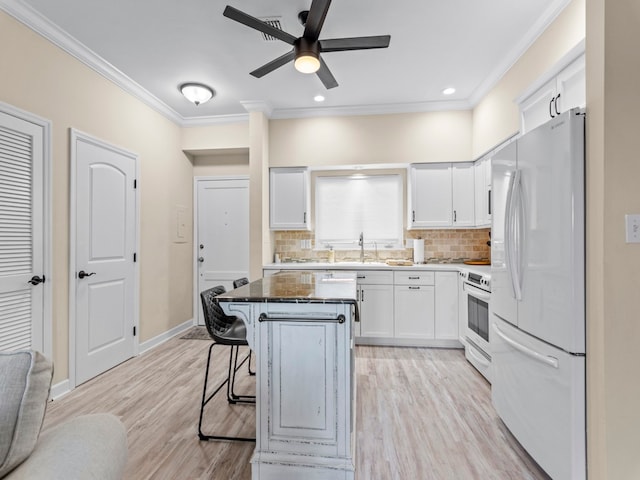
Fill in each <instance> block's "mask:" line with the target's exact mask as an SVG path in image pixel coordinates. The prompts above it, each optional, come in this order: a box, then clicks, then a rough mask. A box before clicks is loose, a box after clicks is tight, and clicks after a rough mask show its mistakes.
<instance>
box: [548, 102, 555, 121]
mask: <svg viewBox="0 0 640 480" xmlns="http://www.w3.org/2000/svg"><path fill="white" fill-rule="evenodd" d="M555 99H556V97H553V98H552V99H551V100H549V116H550V117H551V118H555V117H556V116H555V115H554V114H553V109H552V108H551V107H552V106H553V101H554V100H555Z"/></svg>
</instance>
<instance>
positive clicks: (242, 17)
mask: <svg viewBox="0 0 640 480" xmlns="http://www.w3.org/2000/svg"><path fill="white" fill-rule="evenodd" d="M222 14H223V15H224V16H225V17H227V18H230V19H231V20H235V21H236V22H240V23H242V24H243V25H246V26H247V27H251V28H253V29H255V30H258V31H260V32H262V33H266V34H267V35H271V36H272V37H275V38H277V39H279V40H282V41H283V42H286V43H288V44H289V45H293V42H295V41H296V37H294V36H293V35H290V34H288V33H287V32H283V31H282V30H279V29H277V28H275V27H272V26H271V25H269V24H268V23H265V22H263V21H262V20H260V19H257V18H256V17H252V16H251V15H249V14H247V13H244V12H241V11H240V10H238V9H237V8H233V7H231V6H229V5H227V6H226V8H225V9H224V12H222Z"/></svg>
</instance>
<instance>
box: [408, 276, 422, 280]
mask: <svg viewBox="0 0 640 480" xmlns="http://www.w3.org/2000/svg"><path fill="white" fill-rule="evenodd" d="M409 280H420V277H409Z"/></svg>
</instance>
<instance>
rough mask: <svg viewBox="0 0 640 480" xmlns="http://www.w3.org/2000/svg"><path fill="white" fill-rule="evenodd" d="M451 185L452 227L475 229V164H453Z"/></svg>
mask: <svg viewBox="0 0 640 480" xmlns="http://www.w3.org/2000/svg"><path fill="white" fill-rule="evenodd" d="M451 183H452V184H453V192H452V201H451V207H452V209H453V222H452V226H454V227H473V226H474V225H475V212H474V178H473V163H452V164H451Z"/></svg>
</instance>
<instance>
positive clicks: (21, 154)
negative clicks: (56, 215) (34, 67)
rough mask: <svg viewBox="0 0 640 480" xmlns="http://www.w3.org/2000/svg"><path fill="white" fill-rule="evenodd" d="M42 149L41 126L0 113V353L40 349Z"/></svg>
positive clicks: (41, 316) (42, 243)
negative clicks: (3, 351) (2, 351)
mask: <svg viewBox="0 0 640 480" xmlns="http://www.w3.org/2000/svg"><path fill="white" fill-rule="evenodd" d="M43 144H44V134H43V127H42V126H40V125H36V124H34V123H31V122H29V121H26V120H23V119H20V118H17V117H15V116H13V115H10V114H6V113H2V112H0V351H1V350H19V349H31V348H33V349H35V350H39V351H43V350H44V345H43V343H44V341H43V336H44V307H43V302H44V285H42V284H41V282H39V281H38V278H39V279H46V278H45V276H44V255H43V252H44V225H43V221H44V215H43V213H44V212H43V210H44V204H43V201H44V200H43V199H44V195H43V191H44V181H43V163H44V149H43V146H44V145H43ZM29 282H31V283H29Z"/></svg>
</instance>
